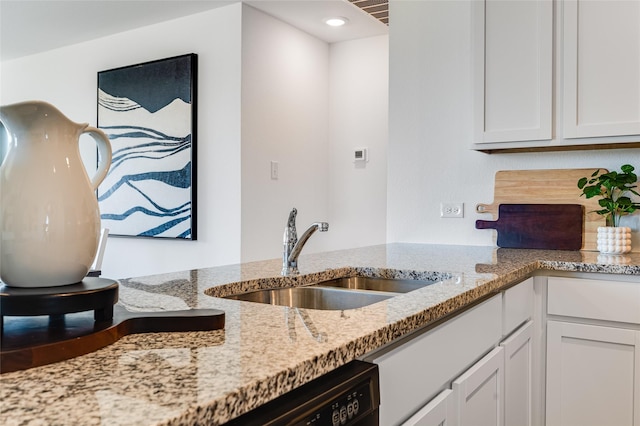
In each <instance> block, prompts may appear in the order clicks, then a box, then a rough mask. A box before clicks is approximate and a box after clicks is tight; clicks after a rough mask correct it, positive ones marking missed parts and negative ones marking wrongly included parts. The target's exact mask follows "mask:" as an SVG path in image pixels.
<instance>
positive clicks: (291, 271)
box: [282, 207, 329, 276]
mask: <svg viewBox="0 0 640 426" xmlns="http://www.w3.org/2000/svg"><path fill="white" fill-rule="evenodd" d="M297 214H298V210H296V209H295V207H294V208H293V209H292V210H291V213H289V219H288V220H287V226H285V228H284V235H283V237H282V243H283V245H284V249H283V251H282V275H285V276H287V275H297V274H299V273H300V271H298V256H300V252H301V251H302V247H304V245H305V243H306V242H307V240H308V239H309V238H310V237H311V235H312V234H313V233H314V232H316V231H320V232H326V231H328V230H329V224H328V223H327V222H315V223H313V224H311V226H310V227H309V228H308V229H307V230H306V231H304V233H303V234H302V236H301V237H300V239H299V240H298V234H297V232H296V215H297Z"/></svg>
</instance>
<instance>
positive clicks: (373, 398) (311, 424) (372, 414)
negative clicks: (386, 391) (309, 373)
mask: <svg viewBox="0 0 640 426" xmlns="http://www.w3.org/2000/svg"><path fill="white" fill-rule="evenodd" d="M379 406H380V380H379V376H378V366H377V365H376V364H370V363H368V362H363V361H357V360H356V361H351V362H350V363H348V364H346V365H343V366H342V367H339V368H337V369H335V370H333V371H331V372H329V373H327V374H325V375H323V376H321V377H318V378H317V379H315V380H312V381H311V382H309V383H306V384H304V385H302V386H300V387H299V388H296V389H294V390H292V391H291V392H288V393H286V394H284V395H282V396H280V397H278V398H276V399H274V400H273V401H269V402H268V403H266V404H264V405H262V406H260V407H258V408H256V409H255V410H252V411H250V412H248V413H245V414H243V415H242V416H240V417H237V418H235V419H233V420H231V421H230V422H229V423H226V424H227V425H228V426H240V425H242V426H254V425H255V426H258V425H260V426H267V425H271V426H285V425H287V426H289V425H290V426H303V425H305V426H306V425H308V426H325V425H328V426H334V425H335V426H354V425H358V426H378V425H379V413H378V407H379Z"/></svg>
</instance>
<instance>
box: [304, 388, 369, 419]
mask: <svg viewBox="0 0 640 426" xmlns="http://www.w3.org/2000/svg"><path fill="white" fill-rule="evenodd" d="M371 411H372V398H371V386H370V384H369V382H365V383H362V384H361V385H360V386H358V387H357V388H356V389H352V390H350V391H348V392H345V393H344V394H343V395H340V396H339V397H336V398H334V399H333V401H331V403H328V404H326V405H325V406H324V407H321V408H319V409H318V410H316V411H315V412H314V413H312V414H310V415H309V416H307V417H306V418H305V419H304V420H302V421H300V422H299V423H298V424H297V426H307V425H308V426H349V425H353V424H355V423H356V422H358V421H360V419H362V418H363V417H365V416H367V415H369V414H370V413H371Z"/></svg>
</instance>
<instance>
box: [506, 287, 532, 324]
mask: <svg viewBox="0 0 640 426" xmlns="http://www.w3.org/2000/svg"><path fill="white" fill-rule="evenodd" d="M502 315H503V319H502V335H503V336H507V335H509V334H511V333H512V332H513V331H514V330H515V329H516V328H518V327H519V326H520V325H521V324H524V323H525V322H526V321H528V320H529V319H531V316H532V315H533V278H528V279H526V280H524V281H523V282H521V283H520V284H518V285H516V286H513V287H511V288H510V289H508V290H506V291H505V292H504V297H503V299H502Z"/></svg>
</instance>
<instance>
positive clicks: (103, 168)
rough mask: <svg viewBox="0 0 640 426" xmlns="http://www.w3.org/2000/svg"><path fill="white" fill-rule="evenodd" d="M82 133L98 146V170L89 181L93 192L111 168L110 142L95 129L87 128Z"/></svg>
mask: <svg viewBox="0 0 640 426" xmlns="http://www.w3.org/2000/svg"><path fill="white" fill-rule="evenodd" d="M82 133H87V134H88V135H89V136H91V137H92V138H93V139H94V140H95V141H96V145H98V154H99V155H98V161H99V163H98V169H97V170H96V174H95V175H93V178H92V179H91V186H92V187H93V190H94V191H95V190H97V189H98V185H100V184H101V183H102V181H103V180H104V178H105V177H107V173H108V172H109V168H110V167H111V142H109V138H108V137H107V135H105V133H104V132H103V131H102V130H100V129H98V128H96V127H91V126H87V127H85V129H84V131H83V132H82Z"/></svg>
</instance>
